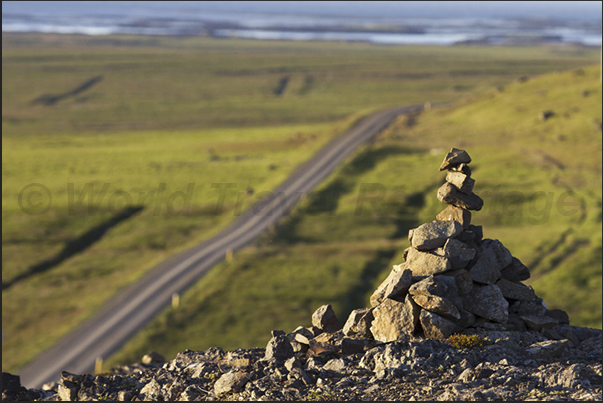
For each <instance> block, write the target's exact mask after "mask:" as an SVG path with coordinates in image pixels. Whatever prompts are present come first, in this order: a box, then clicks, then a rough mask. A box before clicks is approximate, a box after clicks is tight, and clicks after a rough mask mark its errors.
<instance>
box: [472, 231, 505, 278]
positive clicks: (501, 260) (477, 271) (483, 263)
mask: <svg viewBox="0 0 603 403" xmlns="http://www.w3.org/2000/svg"><path fill="white" fill-rule="evenodd" d="M512 259H513V256H512V255H511V252H509V250H508V249H507V248H505V247H504V246H503V244H502V243H501V242H500V241H498V240H496V239H485V240H483V241H482V242H481V243H480V245H479V248H478V250H477V260H476V261H475V263H473V265H472V266H471V267H469V268H468V270H469V275H470V276H471V279H472V280H473V281H475V282H477V283H481V284H494V283H496V282H497V281H498V279H499V278H500V277H501V274H500V270H501V269H502V268H503V267H506V266H508V265H509V264H510V263H511V261H512Z"/></svg>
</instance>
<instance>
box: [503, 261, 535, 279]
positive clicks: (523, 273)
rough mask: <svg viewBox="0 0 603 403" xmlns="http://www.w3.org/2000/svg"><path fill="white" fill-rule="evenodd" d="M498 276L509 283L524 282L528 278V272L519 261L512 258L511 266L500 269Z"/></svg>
mask: <svg viewBox="0 0 603 403" xmlns="http://www.w3.org/2000/svg"><path fill="white" fill-rule="evenodd" d="M500 275H501V277H502V278H504V279H507V280H509V281H524V280H527V279H529V278H530V270H529V269H528V268H527V267H526V266H525V265H524V264H523V263H521V261H520V260H519V259H517V258H516V257H513V259H512V260H511V264H509V265H508V266H505V267H503V268H502V269H501V271H500Z"/></svg>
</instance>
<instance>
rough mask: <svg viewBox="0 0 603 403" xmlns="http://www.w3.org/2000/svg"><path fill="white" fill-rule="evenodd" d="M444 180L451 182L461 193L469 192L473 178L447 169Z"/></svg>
mask: <svg viewBox="0 0 603 403" xmlns="http://www.w3.org/2000/svg"><path fill="white" fill-rule="evenodd" d="M446 182H448V183H451V184H453V185H454V187H456V188H457V189H458V190H459V192H461V193H465V194H471V193H472V192H473V185H474V184H475V179H472V178H470V177H469V176H467V175H465V174H464V173H462V172H455V171H448V173H447V174H446Z"/></svg>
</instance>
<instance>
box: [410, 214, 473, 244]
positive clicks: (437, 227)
mask: <svg viewBox="0 0 603 403" xmlns="http://www.w3.org/2000/svg"><path fill="white" fill-rule="evenodd" d="M462 231H463V226H462V225H461V224H460V223H459V222H457V221H454V220H452V221H437V220H436V221H432V222H430V223H426V224H423V225H421V226H420V227H418V228H416V229H414V230H413V236H412V240H411V246H413V247H415V248H416V249H418V250H420V251H429V250H433V249H436V248H439V247H441V246H444V244H445V243H446V241H447V240H448V239H449V238H454V237H455V236H457V235H459V234H460V233H461V232H462Z"/></svg>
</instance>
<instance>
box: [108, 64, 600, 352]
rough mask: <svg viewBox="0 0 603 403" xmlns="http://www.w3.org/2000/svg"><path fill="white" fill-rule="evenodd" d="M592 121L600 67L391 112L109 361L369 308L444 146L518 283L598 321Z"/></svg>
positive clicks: (417, 214) (423, 203) (258, 335)
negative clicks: (328, 310) (270, 225)
mask: <svg viewBox="0 0 603 403" xmlns="http://www.w3.org/2000/svg"><path fill="white" fill-rule="evenodd" d="M549 110H550V111H553V115H552V116H551V117H549V118H548V119H546V120H543V119H542V118H541V113H542V112H543V111H549ZM600 122H601V85H600V83H599V67H598V66H592V67H588V68H583V69H578V70H572V71H568V72H563V73H554V74H549V75H544V76H541V77H536V78H531V79H529V80H527V81H526V80H525V79H521V80H517V81H516V82H513V83H511V84H509V85H508V86H507V87H506V88H501V87H499V88H496V89H493V90H492V91H491V92H490V93H488V94H485V95H480V96H476V97H475V98H472V99H471V98H467V99H465V100H464V101H462V102H460V103H457V104H456V105H454V106H451V107H447V108H438V109H432V110H431V111H429V112H424V113H423V114H421V115H418V116H415V117H410V118H407V117H402V118H400V120H399V121H398V122H396V124H394V125H393V126H392V127H390V128H389V129H388V130H386V131H385V132H384V133H382V135H381V136H380V137H379V138H378V139H377V140H376V141H375V143H373V144H371V145H369V146H366V147H364V148H363V149H361V150H359V151H358V153H357V155H355V156H354V157H353V158H351V160H350V161H349V162H347V163H346V164H345V165H344V166H342V167H341V168H340V169H339V170H338V171H337V172H336V173H335V174H334V175H332V177H331V178H330V179H329V180H328V181H326V182H325V183H324V184H323V185H321V187H320V188H319V190H318V191H317V192H314V193H313V194H311V195H309V197H307V198H306V200H305V201H303V202H302V203H301V204H300V205H299V206H298V207H297V208H296V209H295V210H294V211H293V212H292V213H291V214H290V215H289V216H288V217H287V218H286V219H284V220H283V221H282V222H281V223H280V225H279V226H278V227H277V229H276V231H275V233H274V234H272V235H267V236H266V237H264V238H263V239H262V240H261V241H259V242H258V243H257V244H256V245H254V246H252V247H249V248H247V249H245V250H243V251H241V252H240V253H238V254H237V255H236V256H235V257H234V260H233V261H232V262H230V263H226V262H225V263H222V264H221V265H219V266H218V267H217V268H216V269H215V270H214V272H213V273H212V274H211V275H210V276H208V277H207V278H205V279H204V280H202V281H201V282H200V283H199V284H197V285H196V286H194V287H193V288H192V289H191V290H190V291H189V293H188V294H187V295H184V296H183V298H182V300H181V301H182V304H181V306H180V307H179V308H178V309H177V310H170V311H168V312H165V313H164V314H163V315H162V316H161V317H160V318H158V319H157V320H156V321H155V322H154V323H153V324H152V325H150V326H149V327H148V328H147V329H145V330H144V331H143V332H142V333H141V334H140V335H138V336H137V337H136V338H134V339H133V340H132V341H131V342H130V343H129V344H128V345H127V347H126V348H125V349H124V350H123V351H122V352H121V353H119V354H117V355H116V356H115V357H114V358H113V359H112V360H111V363H118V362H133V361H136V360H138V359H139V358H140V357H141V356H142V354H144V353H146V352H148V351H149V350H157V351H160V352H161V353H163V354H166V355H168V356H169V355H170V354H176V353H177V352H178V351H181V350H183V349H185V348H190V349H196V350H203V349H206V348H208V347H210V346H219V347H222V348H228V349H232V348H239V347H243V348H245V347H254V346H259V347H262V346H263V345H264V344H265V339H266V334H268V333H269V331H270V330H271V329H284V330H286V331H291V330H293V328H295V327H296V326H297V325H299V324H304V323H306V322H307V321H308V320H307V318H308V317H310V315H311V313H312V312H313V311H314V310H315V309H316V308H317V307H318V306H320V305H322V304H327V303H329V304H332V305H333V307H334V309H335V311H336V312H337V315H338V317H340V319H341V320H345V318H346V317H347V314H348V313H349V312H350V311H351V310H352V309H356V308H359V307H364V306H368V293H370V292H371V291H372V290H373V289H374V288H375V286H376V285H377V284H378V283H380V282H381V281H382V280H383V278H384V277H385V276H386V275H387V274H388V273H389V271H390V270H391V265H392V264H397V263H400V262H402V251H403V250H404V249H405V248H406V247H407V246H408V240H407V237H406V235H407V233H408V230H409V229H411V228H414V227H416V226H418V225H419V224H420V223H422V222H426V221H431V220H433V219H434V218H435V215H436V214H437V213H438V212H439V211H441V210H442V209H443V208H444V207H445V206H444V205H443V204H441V203H440V202H439V201H437V199H436V190H437V188H438V187H439V186H440V185H441V183H443V181H444V177H443V174H442V173H438V172H437V167H438V166H439V164H440V162H441V160H442V157H443V155H444V154H445V153H446V152H447V151H448V149H449V148H450V147H461V148H464V149H466V150H467V151H468V152H469V153H470V155H471V156H472V157H473V162H472V164H471V165H472V167H473V168H472V169H473V174H472V176H473V178H474V179H475V180H476V185H475V189H474V191H475V192H476V193H477V194H479V195H480V196H482V198H483V199H484V202H485V204H484V208H483V209H482V211H480V212H477V213H474V214H473V220H472V223H474V224H477V225H482V226H483V228H484V236H485V237H487V238H494V239H499V240H501V242H502V243H503V244H504V245H505V246H506V247H507V248H508V249H509V250H510V251H511V252H512V253H513V255H514V256H517V257H518V258H520V259H521V260H522V261H523V262H524V263H525V264H526V265H527V266H528V267H529V268H530V271H531V273H532V278H531V279H530V280H528V281H527V282H526V283H528V284H531V285H532V286H533V287H534V288H535V290H536V293H537V295H539V296H540V297H542V298H543V299H544V301H545V303H546V304H547V306H548V307H549V308H551V309H552V308H560V309H563V310H565V311H567V312H568V313H569V315H570V320H571V323H572V324H573V325H578V326H586V327H595V328H601V261H602V260H601V126H600ZM370 197H373V198H372V199H370ZM363 200H364V202H363ZM371 201H373V202H374V203H372V204H371ZM306 325H309V323H307V324H306Z"/></svg>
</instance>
